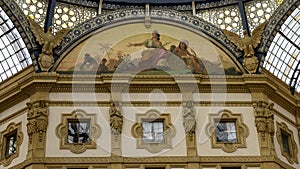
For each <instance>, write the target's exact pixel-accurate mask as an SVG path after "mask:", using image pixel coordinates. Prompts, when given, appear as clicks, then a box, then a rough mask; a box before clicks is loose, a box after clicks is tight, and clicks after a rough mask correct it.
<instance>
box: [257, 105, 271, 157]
mask: <svg viewBox="0 0 300 169" xmlns="http://www.w3.org/2000/svg"><path fill="white" fill-rule="evenodd" d="M273 106H274V104H273V103H266V102H264V101H257V102H256V103H253V108H254V114H255V126H256V130H257V133H258V137H259V142H260V144H261V145H260V146H261V154H262V155H276V152H275V146H274V132H275V129H274V112H273Z"/></svg>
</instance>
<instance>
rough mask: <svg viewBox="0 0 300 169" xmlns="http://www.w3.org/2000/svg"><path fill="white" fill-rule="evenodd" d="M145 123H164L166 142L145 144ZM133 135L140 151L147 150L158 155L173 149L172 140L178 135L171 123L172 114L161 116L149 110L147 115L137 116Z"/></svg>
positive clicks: (132, 131)
mask: <svg viewBox="0 0 300 169" xmlns="http://www.w3.org/2000/svg"><path fill="white" fill-rule="evenodd" d="M143 121H163V124H164V130H163V131H164V142H163V143H144V142H143V126H142V122H143ZM131 134H132V135H133V137H134V138H136V145H137V148H138V149H146V150H147V151H149V152H151V153H158V152H160V151H162V150H163V149H170V148H172V139H173V138H174V137H175V135H176V130H175V127H174V125H173V124H172V123H171V116H170V114H161V113H160V112H159V111H157V110H149V111H147V112H146V113H145V114H137V115H136V123H135V124H134V125H133V126H132V128H131Z"/></svg>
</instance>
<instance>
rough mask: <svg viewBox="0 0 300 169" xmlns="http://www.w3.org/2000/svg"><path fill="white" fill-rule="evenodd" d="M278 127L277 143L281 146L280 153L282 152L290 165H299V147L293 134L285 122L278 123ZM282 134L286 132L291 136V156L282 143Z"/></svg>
mask: <svg viewBox="0 0 300 169" xmlns="http://www.w3.org/2000/svg"><path fill="white" fill-rule="evenodd" d="M276 126H277V131H276V137H277V141H278V143H279V146H280V151H281V155H282V156H284V157H285V158H286V159H287V160H288V162H289V163H291V164H294V163H297V164H298V163H299V162H298V147H297V144H296V141H295V139H294V138H295V137H294V134H293V132H292V131H291V130H290V129H289V128H288V127H287V125H286V124H285V123H284V122H281V123H279V122H276ZM282 132H285V133H286V134H288V135H289V140H288V144H289V149H290V154H288V153H287V152H286V151H284V148H283V143H282V137H281V134H282Z"/></svg>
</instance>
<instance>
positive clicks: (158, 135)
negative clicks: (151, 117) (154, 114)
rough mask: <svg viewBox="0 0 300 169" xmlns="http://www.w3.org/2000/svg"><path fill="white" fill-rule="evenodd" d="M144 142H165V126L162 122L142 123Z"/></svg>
mask: <svg viewBox="0 0 300 169" xmlns="http://www.w3.org/2000/svg"><path fill="white" fill-rule="evenodd" d="M142 127H143V142H145V143H163V142H164V131H163V130H164V129H163V128H164V124H163V122H161V121H154V122H142Z"/></svg>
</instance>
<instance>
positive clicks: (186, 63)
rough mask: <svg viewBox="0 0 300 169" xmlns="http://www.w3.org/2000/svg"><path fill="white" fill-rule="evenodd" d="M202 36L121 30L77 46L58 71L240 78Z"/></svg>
mask: <svg viewBox="0 0 300 169" xmlns="http://www.w3.org/2000/svg"><path fill="white" fill-rule="evenodd" d="M203 36H205V35H199V34H196V33H193V32H191V31H187V30H186V29H182V28H179V27H174V26H171V25H163V24H154V25H153V26H152V27H151V28H150V29H147V28H145V27H144V25H143V24H127V25H123V26H118V27H114V28H111V29H107V30H104V31H99V32H98V33H94V35H92V36H90V37H89V38H88V39H86V40H85V41H83V42H81V43H80V44H78V45H77V46H76V47H75V48H73V49H72V50H71V51H70V52H69V53H68V54H67V55H66V56H65V57H64V58H63V59H62V60H61V61H60V64H59V65H58V66H57V68H56V71H58V72H97V73H113V72H118V73H123V72H126V73H137V72H151V73H155V74H156V73H159V74H160V73H162V72H168V73H199V74H231V75H238V74H241V71H240V69H239V68H238V66H236V64H235V63H234V61H233V59H232V58H230V57H229V56H228V55H227V54H226V53H225V52H224V51H223V50H221V49H220V48H219V47H218V46H216V45H215V44H214V43H212V42H211V41H210V40H208V39H206V38H205V37H203Z"/></svg>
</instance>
